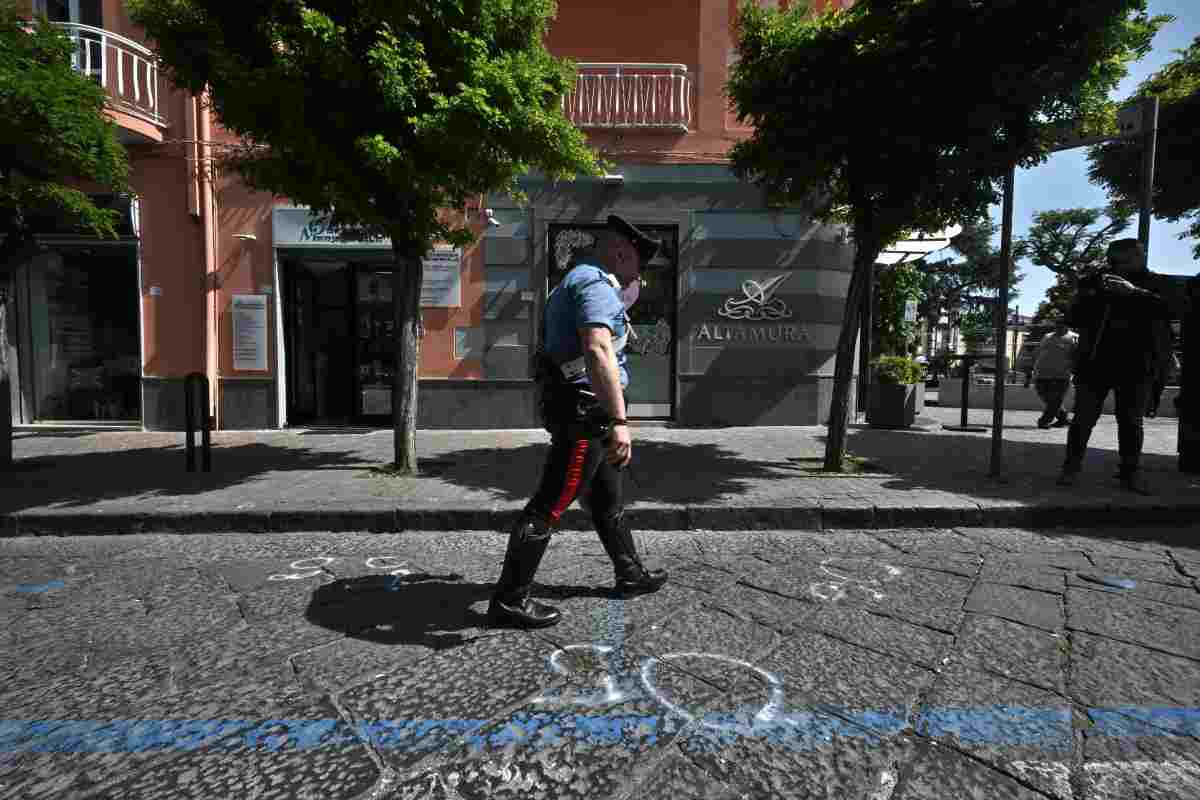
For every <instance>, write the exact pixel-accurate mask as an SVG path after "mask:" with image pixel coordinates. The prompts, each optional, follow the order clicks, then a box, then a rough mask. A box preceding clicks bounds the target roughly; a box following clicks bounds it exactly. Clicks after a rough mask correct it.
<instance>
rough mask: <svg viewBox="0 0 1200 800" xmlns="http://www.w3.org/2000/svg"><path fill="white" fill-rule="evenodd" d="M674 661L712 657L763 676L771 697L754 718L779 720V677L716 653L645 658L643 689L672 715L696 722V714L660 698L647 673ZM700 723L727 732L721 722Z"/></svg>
mask: <svg viewBox="0 0 1200 800" xmlns="http://www.w3.org/2000/svg"><path fill="white" fill-rule="evenodd" d="M677 658H711V659H712V660H713V661H720V662H722V663H725V664H730V665H732V666H735V667H742V668H743V669H748V670H750V671H752V672H757V673H758V674H759V675H761V676H763V678H764V679H765V680H766V681H767V685H768V687H769V691H770V694H769V695H768V698H767V702H766V703H765V704H764V705H763V707H762V708H760V709H759V710H758V712H757V713H756V714H755V715H754V719H755V720H757V721H760V722H772V721H774V720H775V719H776V718H778V717H779V715H780V712H782V710H783V681H782V680H780V679H779V677H778V676H776V675H774V674H773V673H770V672H767V671H766V670H765V669H763V668H762V667H759V666H756V665H754V664H751V663H750V662H749V661H742V660H741V659H738V658H732V657H730V656H722V655H718V654H716V653H664V654H663V655H661V656H651V657H650V658H647V659H646V660H645V661H643V662H642V669H641V677H642V686H643V687H645V689H646V691H647V692H649V693H650V696H651V697H653V698H654V699H655V700H656V701H657V702H658V703H659V704H661V705H662V706H663V707H665V708H667V709H670V710H671V711H672V712H674V713H675V714H678V715H679V716H681V717H683V718H684V719H686V720H687V721H688V722H695V721H696V717H695V715H694V714H692V713H691V712H690V711H685V710H684V709H683V708H682V707H681V706H678V705H676V704H675V703H673V702H671V701H670V700H668V699H667V698H666V697H665V696H664V695H663V693H662V692H660V691H659V690H658V687H657V686H655V685H654V681H653V679H652V678H651V677H650V673H651V672H653V671H654V662H656V661H671V660H673V659H677ZM700 724H701V725H703V726H704V727H706V728H712V729H713V730H726V729H727V726H726V725H724V724H722V723H714V722H710V721H708V720H707V719H704V720H700Z"/></svg>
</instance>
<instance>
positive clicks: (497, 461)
mask: <svg viewBox="0 0 1200 800" xmlns="http://www.w3.org/2000/svg"><path fill="white" fill-rule="evenodd" d="M548 447H549V446H548V445H546V444H531V445H525V446H521V447H510V448H503V449H499V450H496V449H486V448H480V449H462V450H455V451H450V452H439V453H438V454H437V459H438V461H439V462H440V461H445V462H447V464H448V466H447V467H446V468H444V469H443V470H442V471H441V472H440V473H439V474H438V477H439V478H440V479H442V480H444V481H447V482H449V483H452V484H455V485H457V486H461V487H464V488H467V489H474V490H480V491H487V492H490V493H491V494H493V495H494V496H496V497H498V498H503V499H505V500H509V501H519V500H525V499H528V498H529V496H530V495H532V494H533V492H534V491H535V490H536V489H537V484H538V480H539V478H540V477H541V473H542V466H543V463H544V461H545V458H546V453H547V452H548ZM790 467H791V465H789V464H787V463H786V462H774V461H768V460H759V459H748V458H745V457H744V456H742V455H741V454H739V453H737V452H734V451H730V450H727V449H725V448H723V447H721V446H720V445H716V444H694V443H690V444H678V443H674V442H661V441H646V440H641V441H637V442H636V443H635V444H634V461H633V465H632V470H631V473H627V474H626V477H627V481H626V483H625V492H626V497H627V499H628V500H633V501H638V502H648V503H664V504H685V503H707V502H711V501H712V499H713V498H714V497H717V496H720V495H739V494H745V493H746V492H747V491H749V490H750V489H751V486H752V484H753V483H755V482H760V481H768V482H769V481H771V480H773V479H780V478H794V477H795V474H794V470H793V469H791V468H790Z"/></svg>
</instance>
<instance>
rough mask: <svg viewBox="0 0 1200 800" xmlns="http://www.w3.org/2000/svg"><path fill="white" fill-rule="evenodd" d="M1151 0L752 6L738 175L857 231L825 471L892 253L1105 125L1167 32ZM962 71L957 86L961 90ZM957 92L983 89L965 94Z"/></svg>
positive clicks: (839, 447)
mask: <svg viewBox="0 0 1200 800" xmlns="http://www.w3.org/2000/svg"><path fill="white" fill-rule="evenodd" d="M1145 7H1146V3H1145V0H1075V1H1074V2H1057V3H1049V4H1042V5H1041V6H1039V7H1038V9H1037V13H1036V15H1034V16H1031V15H1030V6H1029V4H1028V3H1026V2H1021V1H1020V0H992V1H991V2H963V0H859V2H857V3H855V4H854V5H852V6H851V7H850V8H848V9H845V10H842V11H832V12H829V13H824V14H820V15H815V16H814V15H812V14H810V13H809V11H808V9H805V8H793V9H791V10H789V11H785V12H778V11H771V10H764V9H760V8H759V7H758V6H757V5H756V4H754V3H750V2H747V3H743V5H742V7H741V12H740V15H739V21H738V41H737V50H738V55H739V59H738V61H737V62H736V63H735V65H734V67H733V69H732V70H731V74H730V79H729V85H728V92H729V95H730V97H731V99H732V101H733V104H734V106H735V108H736V110H737V114H738V117H739V119H740V120H741V121H742V122H744V123H748V124H750V125H752V126H753V129H754V132H753V134H752V135H751V136H750V137H749V138H748V139H746V140H745V141H742V142H740V143H738V144H737V145H736V146H735V147H734V149H733V152H732V157H733V163H734V168H735V169H736V170H737V172H738V173H739V174H741V175H742V176H744V177H746V178H749V179H751V180H754V181H755V182H757V183H759V184H761V185H763V186H764V187H765V188H766V189H767V190H768V192H769V193H770V194H771V195H774V196H777V197H782V198H786V199H790V200H793V201H797V202H808V203H811V202H814V198H816V206H817V212H818V215H819V216H822V217H823V218H825V219H839V220H841V221H844V222H848V223H850V225H851V226H852V228H853V232H854V240H855V244H856V247H857V254H856V257H855V269H854V273H853V276H852V279H851V282H850V287H849V290H848V293H847V294H848V296H847V299H846V313H845V315H844V322H843V327H842V333H841V337H840V338H839V341H838V354H837V368H836V372H835V380H834V392H833V400H832V404H831V411H830V422H829V428H830V430H829V439H828V444H827V447H826V456H825V468H826V469H829V470H837V469H840V468H841V461H842V458H843V455H844V453H845V431H846V422H847V419H846V417H847V414H846V411H847V406H848V400H849V388H850V376H851V369H852V363H853V351H854V340H855V335H856V333H857V329H858V315H859V309H860V308H861V306H862V301H863V298H864V297H865V296H866V289H867V285H868V284H869V282H870V278H871V270H872V269H873V267H874V263H875V260H876V258H877V257H878V254H879V252H880V250H881V249H882V248H883V247H884V246H885V245H887V244H888V243H890V242H894V241H897V240H899V239H900V238H902V237H903V235H904V234H905V233H906V232H908V231H914V230H917V231H935V230H940V229H942V228H944V227H946V226H947V225H948V224H951V223H955V222H965V221H969V220H974V219H978V218H980V217H982V216H984V214H985V213H986V211H987V208H988V206H989V205H991V204H992V203H994V202H996V201H997V200H998V199H999V188H1000V186H1001V184H1002V180H1003V178H1004V177H1005V175H1007V174H1008V172H1009V170H1010V169H1012V168H1013V167H1015V166H1031V165H1033V164H1036V163H1038V162H1040V161H1041V160H1043V159H1044V158H1045V151H1046V147H1047V144H1048V139H1049V137H1048V135H1047V133H1046V131H1045V129H1044V127H1043V126H1044V125H1047V124H1054V123H1063V122H1066V121H1076V120H1084V121H1085V123H1088V124H1091V123H1094V124H1096V125H1099V124H1100V123H1101V121H1102V120H1103V119H1104V116H1105V110H1106V108H1107V106H1106V98H1107V96H1108V93H1109V92H1110V91H1111V90H1112V89H1113V88H1114V87H1115V86H1116V85H1117V83H1118V82H1119V81H1120V79H1121V77H1122V76H1123V75H1124V74H1125V63H1126V62H1127V61H1129V60H1130V59H1132V58H1134V57H1136V56H1138V55H1141V54H1144V53H1145V52H1146V51H1147V50H1148V49H1149V46H1150V40H1151V38H1152V37H1153V34H1154V30H1155V28H1156V23H1155V21H1154V20H1151V19H1149V18H1147V17H1146V16H1145V14H1144V12H1145ZM947 76H953V81H952V83H953V86H952V85H951V84H950V83H948V82H947V80H948V78H947ZM954 86H959V87H969V90H967V91H955V90H954V88H953V87H954Z"/></svg>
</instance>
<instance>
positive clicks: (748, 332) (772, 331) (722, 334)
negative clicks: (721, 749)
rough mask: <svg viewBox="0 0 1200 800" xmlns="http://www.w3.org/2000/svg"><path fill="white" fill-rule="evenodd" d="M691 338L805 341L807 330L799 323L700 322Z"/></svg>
mask: <svg viewBox="0 0 1200 800" xmlns="http://www.w3.org/2000/svg"><path fill="white" fill-rule="evenodd" d="M692 338H693V339H694V340H695V341H697V342H753V343H755V344H768V343H770V342H807V341H808V339H809V336H808V331H806V330H804V328H802V327H800V326H799V325H754V326H751V325H721V324H719V323H715V322H702V323H700V327H698V328H696V330H695V333H694V334H693V335H692Z"/></svg>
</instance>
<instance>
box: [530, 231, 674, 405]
mask: <svg viewBox="0 0 1200 800" xmlns="http://www.w3.org/2000/svg"><path fill="white" fill-rule="evenodd" d="M633 223H634V224H635V225H637V226H638V227H639V228H640V229H641V230H644V231H646V233H648V234H649V235H651V236H654V237H657V238H660V239H662V240H663V242H664V243H665V244H666V247H665V248H664V249H665V254H660V255H659V256H657V257H656V258H655V259H654V260H653V261H651V262H650V263H649V264H646V265H644V267H643V269H642V286H641V290H640V293H639V295H638V300H637V302H636V303H634V304H633V307H632V308H630V309H629V318H630V321H631V322H632V326H633V333H634V334H636V338H634V337H633V336H631V337H630V341H629V343H628V344H627V345H626V350H625V352H626V356H627V359H626V364H625V367H626V370H627V371H628V372H629V388H628V390H627V392H626V399H627V406H626V414H627V416H629V417H630V418H631V419H673V418H674V416H675V370H676V353H675V331H676V314H675V312H676V307H677V304H676V297H675V285H676V275H677V274H678V273H677V269H678V266H677V263H676V257H677V256H676V254H677V253H678V252H679V247H678V237H679V231H678V228H677V227H676V226H674V225H641V224H639V223H638V222H637V221H636V220H633ZM604 227H605V226H604V225H551V226H550V231H549V236H550V247H549V248H548V252H549V254H550V258H551V259H553V260H554V262H555V263H552V264H550V268H549V269H547V271H546V273H547V276H548V284H549V285H548V286H547V292H549V291H550V290H551V289H553V288H554V287H555V286H557V285H558V282H559V281H560V280H561V279H562V276H563V275H564V274H565V270H564V268H565V267H566V265H567V263H568V259H569V258H570V256H571V253H572V252H573V251H574V250H575V249H576V248H577V247H579V246H581V245H586V244H590V241H591V234H590V232H591V231H594V230H600V229H603V228H604Z"/></svg>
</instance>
